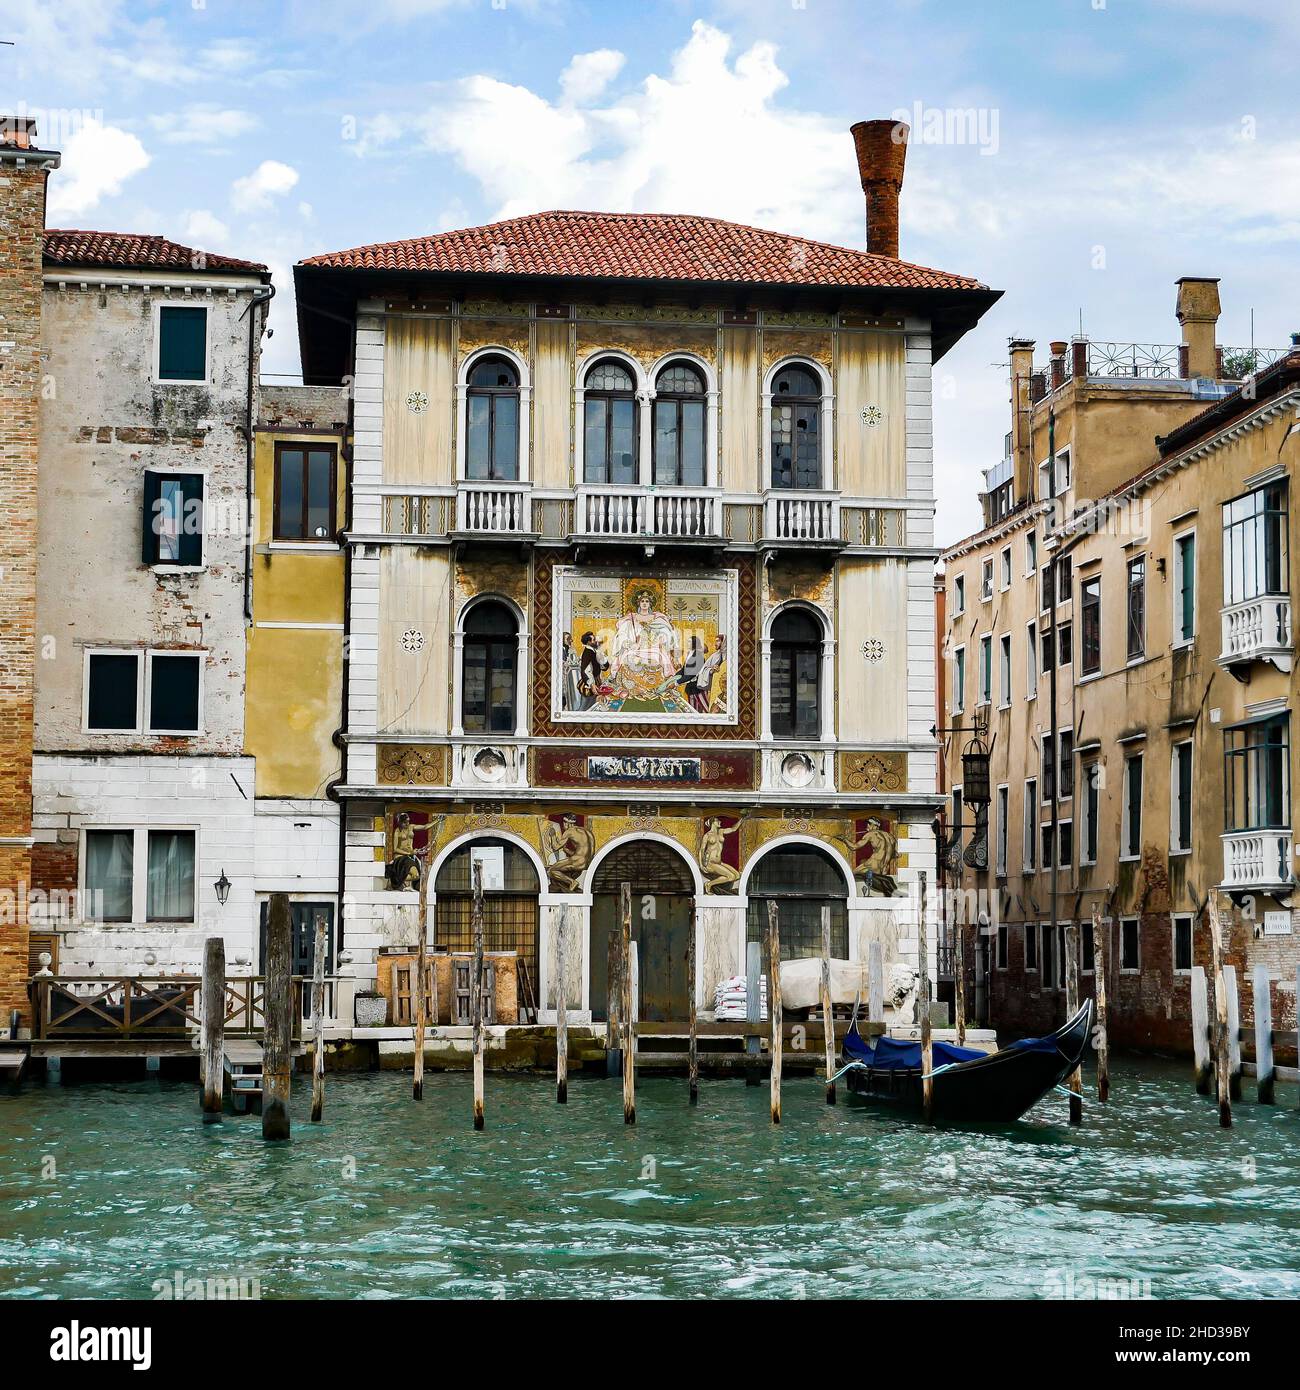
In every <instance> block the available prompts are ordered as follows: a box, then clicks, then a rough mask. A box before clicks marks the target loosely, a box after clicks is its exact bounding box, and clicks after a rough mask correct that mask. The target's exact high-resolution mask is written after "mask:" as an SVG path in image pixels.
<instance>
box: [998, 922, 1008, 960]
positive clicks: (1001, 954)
mask: <svg viewBox="0 0 1300 1390" xmlns="http://www.w3.org/2000/svg"><path fill="white" fill-rule="evenodd" d="M997 940H998V947H997V950H998V954H997V968H998V969H999V970H1005V969H1006V968H1007V928H1006V926H1005V925H1003V926H999V927H998V938H997Z"/></svg>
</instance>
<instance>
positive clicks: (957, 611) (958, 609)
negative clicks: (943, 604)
mask: <svg viewBox="0 0 1300 1390" xmlns="http://www.w3.org/2000/svg"><path fill="white" fill-rule="evenodd" d="M965 611H966V577H965V576H964V575H961V574H959V575H958V576H957V578H956V579H954V580H953V581H952V612H953V616H954V617H956V618H959V617H961V615H962V614H963V613H964V612H965Z"/></svg>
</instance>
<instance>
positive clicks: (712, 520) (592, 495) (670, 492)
mask: <svg viewBox="0 0 1300 1390" xmlns="http://www.w3.org/2000/svg"><path fill="white" fill-rule="evenodd" d="M721 522H722V514H721V508H720V507H719V505H718V497H717V494H716V493H712V492H703V491H698V490H695V489H692V488H663V489H653V488H646V487H625V488H579V489H578V508H577V525H576V530H577V532H578V534H580V535H584V536H604V537H608V538H610V539H617V538H619V537H623V536H626V537H628V538H629V539H637V538H640V537H642V536H656V537H660V538H662V539H665V540H673V539H678V540H702V539H708V538H710V537H713V536H721V534H722V525H721Z"/></svg>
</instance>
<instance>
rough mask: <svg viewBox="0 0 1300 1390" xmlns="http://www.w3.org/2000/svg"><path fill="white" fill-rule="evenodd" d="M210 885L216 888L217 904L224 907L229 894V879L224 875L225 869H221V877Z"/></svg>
mask: <svg viewBox="0 0 1300 1390" xmlns="http://www.w3.org/2000/svg"><path fill="white" fill-rule="evenodd" d="M212 886H213V888H214V889H215V890H216V894H217V904H218V906H220V907H225V905H226V899H227V898H228V897H229V896H230V880H229V879H228V878H227V877H226V871H225V869H222V871H221V877H220V878H219V879H218V880H217V881H216V882H215V883H214V884H213V885H212Z"/></svg>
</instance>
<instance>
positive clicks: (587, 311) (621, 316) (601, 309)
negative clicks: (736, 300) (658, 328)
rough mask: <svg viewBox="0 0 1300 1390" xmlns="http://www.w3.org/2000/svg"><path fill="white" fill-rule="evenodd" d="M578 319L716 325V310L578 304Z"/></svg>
mask: <svg viewBox="0 0 1300 1390" xmlns="http://www.w3.org/2000/svg"><path fill="white" fill-rule="evenodd" d="M577 312H578V317H579V318H580V319H595V320H597V321H601V322H606V323H608V322H612V321H617V322H619V323H717V321H718V311H717V310H716V309H688V308H686V307H685V305H679V304H657V305H644V304H579V305H578V306H577Z"/></svg>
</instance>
